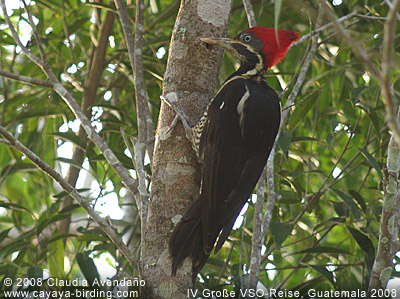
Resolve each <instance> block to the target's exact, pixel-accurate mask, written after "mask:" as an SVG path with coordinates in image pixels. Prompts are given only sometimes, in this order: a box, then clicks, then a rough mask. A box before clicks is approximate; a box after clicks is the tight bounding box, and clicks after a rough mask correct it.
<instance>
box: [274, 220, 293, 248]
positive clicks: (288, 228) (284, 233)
mask: <svg viewBox="0 0 400 299" xmlns="http://www.w3.org/2000/svg"><path fill="white" fill-rule="evenodd" d="M292 229H293V223H282V222H272V221H271V223H270V225H269V230H270V231H271V235H272V238H273V239H274V243H275V246H276V248H277V249H278V250H279V249H281V247H282V243H283V241H285V240H286V238H287V237H289V235H290V233H291V232H292Z"/></svg>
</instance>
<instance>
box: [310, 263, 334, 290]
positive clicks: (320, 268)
mask: <svg viewBox="0 0 400 299" xmlns="http://www.w3.org/2000/svg"><path fill="white" fill-rule="evenodd" d="M307 266H308V267H310V268H312V269H314V270H315V271H317V272H318V273H319V274H321V275H322V276H324V277H325V278H326V279H327V280H328V281H329V282H330V283H331V284H332V285H333V286H335V280H334V279H333V273H332V272H331V271H328V269H326V266H320V265H307Z"/></svg>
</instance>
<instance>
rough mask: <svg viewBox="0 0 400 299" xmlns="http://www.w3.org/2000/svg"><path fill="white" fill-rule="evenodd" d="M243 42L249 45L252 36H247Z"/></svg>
mask: <svg viewBox="0 0 400 299" xmlns="http://www.w3.org/2000/svg"><path fill="white" fill-rule="evenodd" d="M243 40H244V41H245V42H246V43H248V42H250V41H251V36H250V35H248V34H246V35H244V36H243Z"/></svg>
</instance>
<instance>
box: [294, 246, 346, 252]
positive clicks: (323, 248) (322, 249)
mask: <svg viewBox="0 0 400 299" xmlns="http://www.w3.org/2000/svg"><path fill="white" fill-rule="evenodd" d="M296 253H334V254H351V253H350V252H348V251H346V250H343V249H340V248H336V247H328V246H317V247H312V248H308V249H305V250H302V251H299V252H295V253H293V254H296Z"/></svg>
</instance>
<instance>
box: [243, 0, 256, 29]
mask: <svg viewBox="0 0 400 299" xmlns="http://www.w3.org/2000/svg"><path fill="white" fill-rule="evenodd" d="M243 6H244V10H245V11H246V15H247V21H248V23H249V26H250V27H256V26H257V22H256V17H255V16H254V10H253V6H252V5H251V1H250V0H243Z"/></svg>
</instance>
